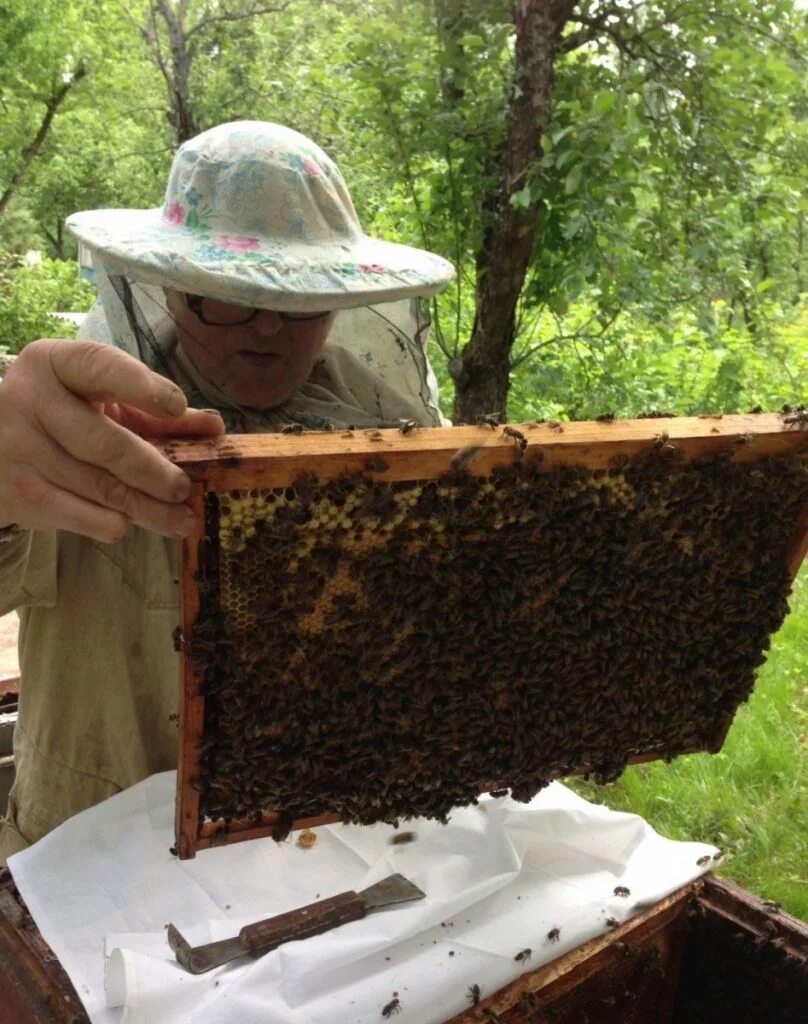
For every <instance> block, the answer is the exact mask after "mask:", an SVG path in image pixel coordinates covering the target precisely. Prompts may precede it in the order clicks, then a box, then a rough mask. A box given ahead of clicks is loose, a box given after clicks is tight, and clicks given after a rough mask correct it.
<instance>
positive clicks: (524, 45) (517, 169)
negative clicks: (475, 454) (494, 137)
mask: <svg viewBox="0 0 808 1024" xmlns="http://www.w3.org/2000/svg"><path fill="white" fill-rule="evenodd" d="M574 6H575V0H519V2H518V3H517V4H516V7H515V9H514V22H515V26H516V47H515V57H514V76H513V87H512V91H511V99H510V105H509V109H508V119H507V128H506V135H505V145H504V150H503V168H502V179H501V186H500V189H499V194H498V196H497V198H496V201H495V204H494V209H495V213H494V217H493V220H492V222H491V229H490V231H488V232H486V243H485V245H486V251H485V252H483V253H480V254H478V258H477V265H478V267H479V268H480V269H481V273H480V274H479V276H478V280H477V297H476V298H477V309H476V315H475V319H474V327H473V329H472V334H471V339H470V340H469V343H468V344H467V345H466V346H465V348H464V349H463V351H462V353H461V358H460V359H459V360H457V361H456V364H455V366H454V367H453V369H454V379H455V403H454V412H453V419H454V421H455V423H458V422H465V423H469V422H471V423H473V422H474V419H475V417H476V416H478V415H479V414H481V413H491V412H501V413H503V414H504V413H505V411H506V408H507V399H508V383H509V377H510V352H511V347H512V345H513V342H514V330H515V323H516V304H517V302H518V300H519V295H520V294H521V291H522V287H523V285H524V281H525V275H526V273H527V269H528V266H529V264H530V258H531V255H532V252H533V241H534V238H535V235H536V229H537V227H538V222H539V204H538V199H537V198H535V197H534V199H533V201H532V202H531V203H530V205H529V206H528V207H527V209H525V208H522V207H515V206H513V205H512V204H511V201H510V199H511V195H512V194H513V193H514V192H516V191H518V190H519V189H521V188H522V187H524V185H525V184H526V181H527V179H528V175H529V173H530V171H531V169H532V168H533V167H534V166H535V164H536V163H537V161H538V160H539V159H540V157H541V135H542V132H543V131H544V130H545V128H546V127H547V124H548V122H549V119H550V110H551V103H552V93H553V80H554V76H553V65H554V62H555V58H556V55H557V53H558V48H559V43H560V38H561V32H562V30H563V28H564V25H565V24H566V22H567V21H568V19H569V17H570V15H571V13H572V10H573V8H574Z"/></svg>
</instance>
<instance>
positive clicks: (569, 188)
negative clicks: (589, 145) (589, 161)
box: [564, 164, 584, 196]
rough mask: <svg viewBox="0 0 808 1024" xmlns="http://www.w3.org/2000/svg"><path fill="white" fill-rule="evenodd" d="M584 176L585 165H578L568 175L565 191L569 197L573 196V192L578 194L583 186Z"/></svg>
mask: <svg viewBox="0 0 808 1024" xmlns="http://www.w3.org/2000/svg"><path fill="white" fill-rule="evenodd" d="M583 174H584V166H583V164H576V165H575V166H574V167H573V169H572V170H571V171H570V173H569V174H568V175H567V177H566V180H565V182H564V191H565V192H566V194H567V195H568V196H571V195H572V194H573V192H577V191H578V188H579V186H580V184H581V179H582V178H583Z"/></svg>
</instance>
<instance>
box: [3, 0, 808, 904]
mask: <svg viewBox="0 0 808 1024" xmlns="http://www.w3.org/2000/svg"><path fill="white" fill-rule="evenodd" d="M804 6H805V5H801V4H799V3H797V2H796V0H611V2H609V0H580V2H579V3H578V4H577V5H576V10H575V14H574V16H573V20H572V21H571V22H570V24H569V26H568V28H567V30H566V32H565V37H564V42H563V45H562V47H561V52H560V55H559V58H558V61H557V64H556V76H555V94H554V103H553V114H552V123H551V124H550V125H549V127H548V128H547V131H546V132H545V135H544V138H543V146H542V157H541V159H540V160H539V161H538V162H537V164H536V165H535V166H534V167H533V168H532V169H531V170H530V173H528V174H527V175H526V176H525V177H524V178H523V179H522V180H520V181H518V182H515V183H513V186H512V191H511V193H510V196H509V201H510V202H511V203H512V204H514V205H517V206H519V205H523V204H529V203H535V202H538V203H539V204H540V209H541V216H540V220H539V227H538V230H537V232H536V236H535V240H534V246H533V253H534V256H533V261H532V266H531V269H530V272H529V274H528V277H527V280H526V282H525V286H524V288H523V291H522V296H521V300H520V307H519V316H518V324H517V333H516V339H515V343H514V347H513V349H512V352H511V386H510V394H509V400H508V401H509V404H508V415H509V418H510V419H511V420H514V421H519V420H524V419H532V418H535V417H538V416H545V417H555V418H567V417H569V418H586V417H590V416H592V415H595V414H597V413H600V412H602V411H604V410H606V409H611V410H613V411H615V412H616V413H618V414H631V413H636V412H638V411H641V410H648V409H652V408H656V409H669V410H671V411H673V412H676V413H680V414H684V413H697V412H706V411H727V412H731V411H743V410H746V409H748V408H750V407H752V406H755V405H758V404H760V405H762V406H764V407H766V408H778V407H779V406H780V405H781V404H782V403H784V402H789V403H791V404H798V403H803V402H808V285H806V280H808V278H807V277H806V274H807V272H808V263H807V262H806V260H807V258H808V257H806V236H807V235H808V226H807V225H806V217H807V216H808V191H806V181H805V168H806V166H808V121H807V120H806V114H807V112H808V74H806V54H808V29H807V28H806V13H805V10H804ZM511 16H512V4H511V3H510V0H473V2H472V0H339V2H331V3H323V2H321V0H277V2H274V3H270V2H259V0H216V2H215V3H214V2H213V0H183V2H179V0H130V2H128V3H126V4H123V3H118V2H109V3H103V4H99V3H97V2H90V0H58V2H57V0H39V2H38V3H37V4H35V5H34V4H31V3H29V2H28V0H0V127H2V130H3V146H2V149H0V347H3V348H5V349H6V350H9V351H18V350H19V349H20V348H21V347H22V346H23V345H24V344H26V343H27V342H28V341H31V340H33V339H34V338H35V337H38V336H42V335H53V334H55V333H58V334H61V335H64V334H65V333H68V331H69V328H68V327H67V326H66V325H64V324H57V323H54V321H53V320H52V318H51V317H50V316H49V314H50V313H52V312H53V311H54V310H57V309H62V310H66V309H86V308H88V305H89V304H90V302H91V301H92V292H91V290H90V289H88V288H87V287H86V286H84V285H82V284H80V283H79V282H78V280H77V276H76V266H75V262H74V258H75V247H74V243H73V241H72V239H71V238H70V237H69V236H68V235H66V233H65V232H64V229H63V224H64V219H65V217H66V216H67V215H68V214H69V213H71V212H73V211H74V210H77V209H85V208H93V207H104V206H119V207H126V206H132V207H143V206H157V205H159V204H160V202H161V201H162V191H163V187H164V182H165V179H166V175H167V171H168V166H169V163H170V160H171V156H172V154H173V152H174V150H175V149H176V145H177V142H178V139H180V138H182V135H183V130H184V128H183V126H185V129H188V128H190V129H193V130H201V129H204V128H206V127H209V126H211V125H213V124H216V123H218V122H221V121H224V120H228V119H237V118H262V119H268V120H275V121H280V122H284V123H288V124H291V125H292V126H294V127H296V128H297V129H299V130H300V131H302V132H304V133H306V134H309V135H311V136H312V137H313V138H314V139H316V140H317V141H318V142H320V143H321V144H322V145H323V146H324V148H326V149H327V150H328V151H329V152H330V153H331V154H332V155H333V156H334V157H335V158H336V159H337V160H338V162H339V163H340V166H341V167H342V169H343V172H344V173H345V175H346V177H347V179H348V181H349V185H350V187H351V190H352V193H353V195H354V198H355V201H356V203H357V207H358V211H359V214H360V217H361V219H362V222H363V226H364V227H365V229H366V230H367V231H368V232H369V233H379V234H383V235H385V236H387V237H391V238H394V239H397V240H399V241H403V242H409V243H412V244H415V245H425V246H427V247H429V248H432V249H434V250H436V251H438V252H441V253H442V254H444V255H446V256H447V257H449V258H451V259H452V260H453V262H454V263H455V264H456V266H457V268H458V278H457V282H456V284H455V285H454V286H452V287H451V288H450V289H448V290H447V292H446V293H445V294H444V295H443V296H441V297H440V299H439V300H437V301H436V302H435V303H434V304H433V329H432V338H433V349H432V359H433V362H434V364H435V369H436V371H437V374H438V377H439V379H440V384H441V391H442V397H443V400H444V404H445V407H446V408H451V404H452V390H453V386H452V376H451V374H450V372H449V370H450V366H451V364H452V361H453V360H456V359H457V358H458V356H459V355H461V354H462V350H463V346H464V345H465V343H466V342H467V340H468V338H469V336H470V334H471V331H472V328H473V324H474V319H475V296H476V284H477V281H478V275H479V273H480V267H481V254H484V253H485V239H486V231H487V230H488V228H489V227H490V218H491V216H492V215H493V214H492V211H491V205H490V195H491V192H492V189H493V188H496V187H499V182H500V179H501V165H500V162H499V156H500V146H501V143H502V139H503V135H504V131H505V123H506V118H507V111H508V104H509V102H510V98H511V95H512V87H511V84H510V76H511V73H512V62H513V41H514V27H513V23H512V21H511ZM43 126H44V127H45V128H46V130H45V132H44V135H42V137H41V138H39V139H38V135H39V133H40V130H41V129H42V127H43ZM37 139H38V142H37ZM29 249H39V250H41V251H42V252H43V253H44V254H45V256H46V259H45V260H44V261H43V263H42V265H41V266H39V267H29V266H27V265H26V263H25V260H24V259H23V255H24V253H25V252H26V251H27V250H29ZM807 581H808V577H806V574H805V571H803V574H802V576H801V578H800V581H799V583H798V587H797V590H796V592H795V608H794V611H793V612H792V615H791V616H790V618H789V620H788V621H787V623H786V625H785V627H784V628H783V630H782V632H781V633H780V635H779V636H778V638H777V640H776V643H775V645H774V647H773V649H772V652H771V654H770V657H769V660H768V663H767V665H766V668H765V669H764V671H763V673H762V675H761V680H760V684H759V686H758V689H757V691H756V694H755V696H754V698H753V699H752V701H751V702H750V704H749V705H748V706H747V707H745V708H744V709H743V710H742V712H741V713H740V715H739V717H738V721H737V723H736V725H735V726H734V728H733V730H732V732H731V734H730V738H729V740H728V743H727V745H726V747H725V749H724V750H723V751H722V752H721V754H719V755H717V756H716V757H707V756H700V757H693V758H683V759H681V760H680V761H678V762H677V763H676V764H674V765H653V766H649V767H645V768H638V769H634V770H632V771H630V772H628V773H626V775H625V776H624V778H623V779H622V780H621V781H620V782H619V783H617V784H615V785H614V786H611V787H607V788H606V789H605V790H600V789H598V790H595V789H587V792H588V793H589V795H592V796H594V797H595V798H599V797H601V796H603V797H605V798H606V799H607V801H608V802H609V803H611V804H612V805H614V806H621V807H627V808H630V809H632V810H636V811H638V812H639V813H641V814H643V815H644V816H645V817H647V818H648V820H649V821H651V822H652V823H653V824H655V825H656V826H657V827H658V828H660V830H661V831H663V832H666V833H667V834H670V835H682V836H685V835H687V836H692V837H696V838H703V839H708V840H712V841H714V842H716V843H717V844H718V845H721V846H723V847H724V848H725V849H726V850H727V851H728V853H729V854H730V856H729V857H728V859H727V863H726V867H725V868H724V869H723V870H725V871H726V873H727V874H730V875H734V876H735V877H737V878H739V879H740V880H741V881H742V882H744V883H745V884H748V885H749V886H751V887H752V888H753V889H756V890H757V891H760V892H764V893H765V894H766V895H767V896H770V897H772V898H775V899H781V900H782V901H783V902H784V904H785V905H786V906H788V907H789V908H790V909H792V910H793V911H794V912H796V913H798V914H801V915H802V916H803V917H805V918H808V845H806V844H808V838H807V837H808V816H807V815H808V811H806V806H807V805H808V753H807V751H808V696H807V694H808V661H807V660H806V659H807V658H808V655H807V654H806V637H808V582H807ZM576 785H582V784H578V783H576Z"/></svg>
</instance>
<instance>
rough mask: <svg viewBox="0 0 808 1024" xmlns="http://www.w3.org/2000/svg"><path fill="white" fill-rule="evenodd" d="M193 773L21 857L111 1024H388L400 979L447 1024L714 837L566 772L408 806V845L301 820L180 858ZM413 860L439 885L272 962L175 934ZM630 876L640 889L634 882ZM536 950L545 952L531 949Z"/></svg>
mask: <svg viewBox="0 0 808 1024" xmlns="http://www.w3.org/2000/svg"><path fill="white" fill-rule="evenodd" d="M174 787H175V774H174V773H173V772H166V773H163V774H161V775H155V776H152V778H150V779H146V780H145V781H144V782H142V783H139V784H138V785H137V786H134V787H132V788H131V789H129V790H127V791H126V792H124V793H120V794H119V795H117V796H115V797H112V798H111V799H110V800H107V801H105V802H104V803H102V804H99V805H98V806H96V807H92V808H90V809H89V810H87V811H84V812H83V813H82V814H79V815H77V816H76V817H75V818H72V819H71V820H70V821H67V822H65V824H64V825H62V826H61V827H60V828H58V829H56V830H55V831H54V832H52V833H51V834H50V835H48V836H46V837H45V838H44V839H42V840H40V842H38V843H37V844H36V845H34V846H33V847H31V848H30V849H28V850H25V851H23V852H22V853H19V854H17V855H16V856H15V857H12V858H11V860H10V864H9V866H10V868H11V872H12V874H13V876H14V881H15V882H16V884H17V887H18V888H19V890H20V892H21V894H22V896H23V898H24V899H25V901H26V903H27V904H28V907H29V909H30V911H31V913H32V915H33V917H34V920H35V921H36V923H37V925H38V927H39V929H40V931H41V932H42V935H43V936H44V938H45V940H46V941H47V942H48V943H49V944H50V945H51V946H52V947H53V950H54V952H55V953H56V955H57V956H58V957H59V959H60V960H61V962H62V964H63V965H64V967H65V969H66V970H67V972H68V974H69V975H70V977H71V979H72V981H73V983H74V985H75V986H76V989H77V991H78V993H79V995H80V997H81V999H82V1000H83V1002H84V1005H85V1007H86V1008H87V1011H88V1013H89V1016H90V1018H91V1020H92V1021H93V1024H181V1022H182V1024H184V1022H193V1024H231V1022H232V1024H258V1022H259V1021H260V1022H261V1024H333V1022H334V1021H339V1022H340V1024H370V1022H373V1024H378V1022H379V1021H380V1020H381V1019H382V1018H381V1008H382V1007H383V1006H384V1005H385V1004H386V1003H388V1002H389V1001H390V1000H391V999H392V998H393V997H394V995H397V997H398V998H399V999H400V1002H401V1013H400V1015H399V1016H396V1017H395V1019H396V1021H400V1022H401V1024H406V1021H413V1022H417V1024H441V1022H443V1021H445V1020H446V1019H447V1018H449V1017H451V1016H452V1015H454V1014H456V1013H458V1012H460V1011H461V1010H462V1009H463V1008H464V1007H468V1006H469V1002H468V998H467V991H468V988H469V986H471V985H473V984H478V985H479V986H480V988H481V990H482V994H483V996H485V995H488V994H491V993H492V992H493V991H495V990H496V989H498V988H500V987H502V986H503V985H506V984H507V983H508V982H510V981H512V980H514V979H515V978H516V977H518V976H519V975H520V974H521V973H523V972H524V971H525V970H532V969H534V968H536V967H538V966H540V965H541V964H542V963H544V962H546V961H548V960H552V959H554V958H556V957H557V956H559V955H561V954H562V953H565V952H566V951H567V950H569V949H571V948H573V947H575V946H578V945H580V944H581V943H583V942H585V941H587V940H588V939H590V938H592V937H594V936H596V935H600V934H602V933H603V932H604V931H605V930H606V924H605V922H606V919H607V918H609V917H615V918H617V919H618V920H619V921H623V920H625V919H626V918H627V917H630V916H631V915H632V913H637V912H638V908H637V904H639V905H640V907H642V905H644V904H648V903H649V902H654V901H656V900H659V899H662V898H663V897H664V896H666V895H668V893H670V892H672V891H673V890H674V889H676V888H678V887H679V886H681V885H683V884H685V883H686V882H688V881H690V880H691V879H693V878H695V877H697V876H698V875H699V874H701V873H702V871H703V870H705V869H704V868H701V867H699V866H697V864H696V861H697V860H698V859H699V858H700V857H702V856H703V855H704V854H712V853H713V852H714V850H715V848H714V847H711V846H707V845H705V844H703V843H683V842H673V841H671V840H667V839H663V838H662V837H660V836H659V835H657V834H656V833H655V832H654V831H653V829H652V828H651V827H650V826H649V825H648V824H647V823H646V822H645V821H643V820H642V819H641V818H639V817H636V816H635V815H629V814H621V813H617V812H614V811H610V810H608V809H607V808H605V807H602V806H598V805H593V804H589V803H587V802H586V801H585V800H582V799H580V798H579V797H577V796H576V795H575V794H574V793H572V792H571V791H570V790H568V789H566V788H565V787H564V786H562V785H560V784H558V783H553V784H552V785H551V786H549V787H547V788H546V789H545V790H543V791H542V792H541V793H539V794H538V796H536V797H535V799H534V800H533V801H531V803H529V804H526V805H525V804H519V803H516V802H515V801H512V800H511V799H510V798H502V799H490V798H484V799H482V800H481V801H480V804H479V805H478V806H477V807H468V808H464V809H461V810H457V811H455V812H453V814H452V815H451V819H450V821H449V824H448V825H446V826H443V825H439V824H437V823H435V822H431V821H421V820H419V821H416V822H408V823H406V824H405V825H404V826H403V828H405V829H407V830H412V831H415V832H416V833H417V839H416V841H415V842H413V843H411V844H409V845H398V846H393V845H391V844H390V839H391V837H392V836H393V835H395V830H394V829H393V828H392V827H390V826H387V825H374V826H371V827H360V826H350V825H331V826H322V827H320V828H319V829H317V830H316V831H317V842H316V843H315V845H314V846H313V847H312V848H311V849H302V848H301V847H299V846H297V845H296V842H295V839H294V836H292V837H291V838H290V839H289V840H287V841H286V842H285V843H282V844H280V845H277V844H276V843H274V842H273V841H272V840H271V839H259V840H252V841H249V842H244V843H238V844H235V845H233V846H229V847H218V848H215V849H211V850H204V851H201V852H200V853H199V854H197V857H196V858H195V859H194V860H191V861H179V860H177V859H176V858H175V857H173V856H172V855H171V854H170V852H169V847H170V846H171V845H172V843H173V841H174V836H173V818H174ZM395 871H399V872H401V873H402V874H403V875H405V876H406V877H407V878H409V879H411V880H412V881H413V882H414V883H415V884H416V885H418V886H420V888H421V889H423V890H424V892H426V893H427V898H426V899H425V900H420V901H417V902H414V903H410V904H403V905H401V906H398V907H395V908H392V909H389V910H383V911H380V912H376V913H374V914H371V915H369V916H368V917H366V918H365V919H363V920H361V921H355V922H353V923H351V924H348V925H344V926H343V927H342V928H339V929H336V930H335V931H332V932H328V933H326V934H324V935H320V936H316V937H314V938H311V939H307V940H305V941H303V942H292V943H288V944H287V945H285V946H281V947H280V948H279V949H277V950H275V951H274V952H272V953H268V954H266V955H265V956H263V957H261V958H260V959H257V960H251V959H248V958H242V959H240V960H237V961H233V962H232V963H231V964H229V965H226V966H223V967H220V968H217V969H215V970H213V971H211V972H209V973H207V974H203V975H198V976H192V975H190V974H187V973H186V972H185V971H184V970H183V969H182V968H181V967H180V966H179V965H178V964H177V963H176V961H175V960H174V957H173V954H172V952H171V950H170V949H169V947H168V943H167V941H166V934H165V927H166V925H167V924H168V922H171V923H173V924H175V925H176V926H177V927H178V928H179V929H180V931H181V932H182V933H183V934H184V935H185V937H186V938H188V939H189V940H190V941H191V943H192V944H193V945H198V944H200V943H203V942H208V941H212V940H214V939H221V938H228V937H231V936H233V935H235V934H236V933H237V932H238V930H239V928H240V927H241V926H242V925H244V924H247V923H249V922H252V921H256V920H260V919H261V918H264V917H268V916H270V915H273V914H278V913H282V912H284V911H287V910H291V909H293V908H295V907H298V906H301V905H304V904H306V903H310V902H313V901H315V900H317V899H321V898H325V897H326V896H332V895H336V894H337V893H339V892H343V891H345V890H346V889H356V890H358V889H362V888H365V887H366V886H368V885H371V884H373V883H374V882H377V881H379V880H380V879H382V878H384V877H386V876H387V875H389V874H391V873H392V872H395ZM618 885H620V886H626V887H627V888H629V889H630V890H631V895H630V896H629V897H627V898H626V897H619V896H615V895H614V888H615V886H618ZM553 928H558V929H560V936H559V939H558V941H557V942H553V943H551V942H550V941H549V940H548V939H547V933H548V932H549V931H550V930H551V929H553ZM525 948H530V949H531V950H532V955H531V957H530V959H529V960H528V961H526V962H517V961H516V960H515V959H514V957H515V956H516V954H517V953H518V952H520V951H521V950H523V949H525ZM450 954H451V955H450ZM105 968H106V970H105ZM105 981H106V985H105Z"/></svg>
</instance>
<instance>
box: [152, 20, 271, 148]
mask: <svg viewBox="0 0 808 1024" xmlns="http://www.w3.org/2000/svg"><path fill="white" fill-rule="evenodd" d="M289 2H290V0H277V2H275V3H263V2H261V0H238V2H232V0H231V2H227V0H223V2H221V3H211V2H209V0H204V2H202V3H198V2H197V3H194V2H193V0H149V2H148V5H147V10H146V14H145V20H144V21H141V19H140V17H139V16H138V15H137V14H135V13H133V14H132V19H133V21H135V22H136V23H137V25H138V28H139V31H140V35H141V37H142V40H143V42H144V43H145V45H146V48H147V50H148V53H149V56H150V58H151V60H152V61H153V62H154V64H155V66H156V67H157V69H158V70H159V72H160V74H161V76H162V78H163V81H164V83H165V88H166V95H167V99H168V108H167V110H166V116H167V118H168V121H169V124H170V125H171V128H172V130H173V133H174V138H175V139H176V142H177V144H181V143H183V142H185V141H186V140H187V139H190V138H192V137H193V136H194V135H197V134H198V133H199V132H200V131H201V130H202V128H203V123H202V120H201V119H200V117H199V116H198V114H197V107H198V101H197V100H196V99H195V98H194V95H195V91H194V81H193V72H194V64H195V63H196V62H198V61H199V60H200V58H203V59H204V58H205V57H207V58H209V59H214V60H215V59H216V58H218V56H219V55H220V53H221V46H222V44H221V39H220V38H219V33H220V31H221V29H222V28H223V27H225V26H228V25H233V24H238V23H245V22H249V21H252V20H254V19H256V18H260V17H262V16H263V15H267V14H277V13H280V12H282V11H285V10H286V8H287V7H288V6H289Z"/></svg>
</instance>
